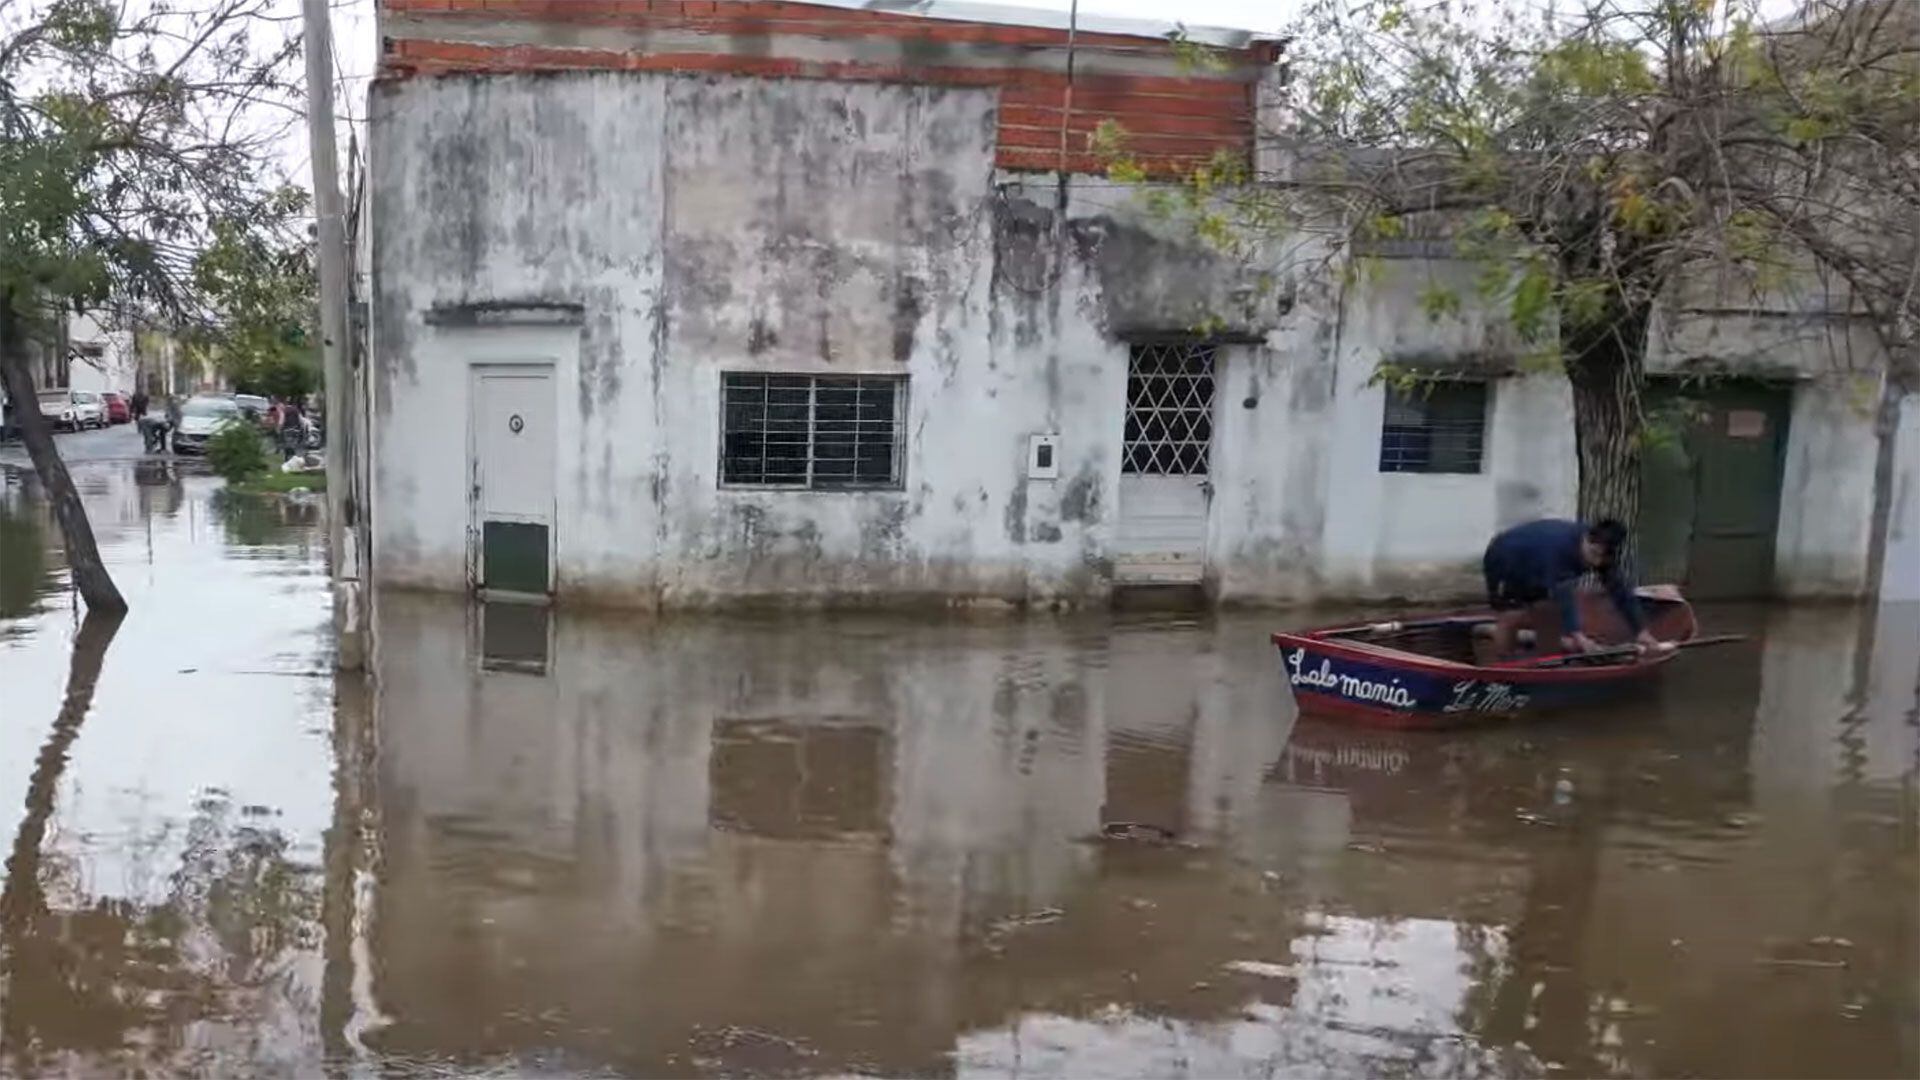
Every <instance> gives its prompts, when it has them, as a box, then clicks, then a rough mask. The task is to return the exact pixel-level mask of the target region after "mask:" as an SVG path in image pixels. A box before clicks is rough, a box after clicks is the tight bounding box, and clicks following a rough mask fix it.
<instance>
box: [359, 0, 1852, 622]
mask: <svg viewBox="0 0 1920 1080" xmlns="http://www.w3.org/2000/svg"><path fill="white" fill-rule="evenodd" d="M380 18H381V26H380V37H381V40H382V42H383V43H384V44H383V48H384V53H383V56H382V59H381V75H380V78H379V79H378V80H377V82H376V84H375V87H374V89H373V92H372V103H371V106H370V116H371V120H370V136H369V141H370V157H371V163H370V169H371V173H370V178H369V188H368V196H367V197H368V203H369V213H370V215H371V217H370V221H369V227H368V229H367V230H366V232H365V235H366V237H367V243H368V247H367V251H366V259H367V267H368V274H369V281H370V292H369V308H368V310H369V320H370V336H371V346H370V347H371V353H370V356H371V380H370V381H371V387H370V393H371V397H372V402H371V411H372V430H371V433H370V434H371V439H370V445H371V447H372V451H371V453H372V459H371V463H370V466H371V467H370V471H371V475H372V485H371V507H370V512H371V519H372V529H373V559H374V572H375V576H376V578H377V579H378V580H379V581H381V582H384V583H387V584H392V585H400V586H408V587H417V588H430V589H444V590H464V589H468V588H472V587H483V588H486V589H489V590H501V591H525V592H534V593H552V594H556V595H559V596H561V597H563V598H564V597H577V598H581V599H588V600H592V601H596V602H611V603H620V604H633V605H639V606H665V607H686V606H707V605H721V604H731V603H739V602H752V601H766V600H771V601H779V602H783V603H793V602H802V603H813V602H818V603H860V602H889V603H897V602H909V601H931V602H937V603H970V602H982V601H984V602H1004V603H1011V604H1029V603H1031V604H1050V603H1065V604H1084V603H1098V602H1101V601H1104V600H1105V599H1106V598H1107V597H1108V595H1109V594H1110V593H1111V592H1112V591H1113V590H1115V589H1116V588H1124V587H1127V586H1133V585H1146V584H1189V585H1196V586H1200V587H1203V588H1204V589H1205V590H1206V592H1207V594H1208V595H1209V596H1210V597H1211V598H1213V599H1215V600H1217V601H1220V602H1229V603H1231V602H1276V601H1306V600H1316V599H1387V598H1394V597H1432V596H1438V595H1445V594H1454V593H1458V592H1462V591H1467V590H1471V589H1473V588H1475V587H1476V582H1477V575H1478V561H1479V557H1480V553H1481V550H1482V548H1483V546H1484V544H1485V542H1486V540H1487V538H1488V536H1489V535H1491V534H1492V533H1493V532H1494V531H1496V530H1497V529H1499V528H1500V527H1502V526H1504V525H1507V524H1511V523H1513V522H1516V521H1520V520H1524V519H1528V518H1533V517H1539V516H1546V515H1566V514H1570V513H1571V512H1572V511H1573V508H1574V505H1575V490H1576V483H1577V470H1578V466H1577V461H1576V454H1575V449H1574V437H1573V422H1572V407H1571V397H1570V393H1569V389H1568V386H1567V383H1566V381H1565V379H1564V378H1563V377H1561V376H1560V375H1558V374H1547V375H1541V374H1528V373H1526V372H1525V371H1524V370H1523V366H1522V365H1521V364H1520V363H1519V358H1520V355H1521V349H1520V347H1519V345H1518V343H1517V342H1515V341H1513V340H1512V335H1511V333H1509V332H1507V328H1506V327H1505V326H1504V324H1503V322H1502V320H1501V319H1500V318H1499V317H1497V316H1495V315H1491V314H1488V313H1484V312H1473V311H1468V312H1466V313H1464V315H1463V317H1462V318H1459V319H1447V320H1441V321H1437V322H1436V321H1434V320H1432V319H1430V318H1428V317H1427V315H1426V314H1425V313H1424V312H1423V311H1422V308H1421V305H1420V303H1419V299H1418V297H1419V295H1420V292H1421V290H1422V288H1423V287H1424V284H1425V283H1426V282H1427V281H1429V280H1431V279H1432V278H1434V277H1435V276H1447V275H1453V276H1456V277H1459V278H1460V279H1461V280H1463V281H1466V280H1468V279H1469V278H1470V275H1471V274H1472V272H1473V268H1472V267H1470V266H1467V265H1464V264H1462V263H1459V262H1457V261H1455V260H1452V259H1450V258H1448V257H1447V252H1445V251H1425V250H1421V249H1419V248H1418V247H1412V248H1409V249H1407V250H1403V251H1387V252H1382V253H1380V254H1381V255H1382V258H1383V262H1384V263H1385V265H1386V272H1385V273H1384V274H1382V275H1380V276H1377V277H1368V278H1366V279H1363V280H1359V281H1354V282H1347V281H1345V280H1344V276H1343V275H1342V274H1340V273H1338V272H1337V265H1336V264H1335V263H1334V262H1333V261H1332V256H1333V255H1334V252H1333V251H1332V249H1330V248H1329V247H1328V246H1327V245H1328V244H1329V242H1330V240H1331V238H1332V237H1334V236H1335V235H1336V231H1335V230H1334V229H1333V228H1332V227H1331V224H1329V226H1328V227H1325V228H1320V229H1312V228H1308V229H1303V230H1302V232H1301V234H1300V235H1299V236H1298V237H1295V238H1289V239H1288V240H1287V241H1286V242H1285V243H1284V244H1277V245H1275V246H1276V249H1277V250H1275V251H1271V252H1268V253H1265V254H1263V255H1262V256H1261V257H1260V258H1258V259H1255V260H1253V261H1252V262H1251V263H1249V262H1247V261H1245V260H1242V259H1238V258H1231V259H1230V258H1226V257H1224V256H1222V255H1219V254H1216V253H1215V252H1213V251H1211V250H1209V249H1207V248H1206V247H1205V246H1203V245H1202V244H1200V243H1199V242H1198V241H1197V240H1196V239H1195V238H1194V236H1193V232H1192V230H1191V229H1190V228H1189V227H1187V226H1184V225H1181V224H1179V223H1177V222H1176V223H1169V222H1167V221H1165V220H1163V219H1162V218H1160V217H1158V216H1156V215H1155V214H1154V213H1152V212H1151V211H1150V209H1149V208H1148V207H1147V206H1146V200H1145V199H1144V198H1143V197H1142V195H1141V192H1140V191H1138V190H1136V189H1133V188H1130V187H1129V186H1127V185H1123V184H1119V183H1116V182H1114V181H1111V180H1109V179H1107V178H1106V176H1105V175H1104V171H1103V167H1102V162H1101V161H1100V160H1099V159H1098V158H1097V157H1096V156H1095V155H1094V154H1093V153H1091V152H1090V147H1089V142H1090V137H1091V136H1092V134H1093V133H1094V132H1095V130H1096V129H1097V128H1098V127H1099V125H1100V124H1101V123H1102V121H1105V120H1114V121H1117V122H1118V124H1119V125H1120V126H1121V127H1123V128H1124V129H1125V130H1126V131H1127V132H1128V133H1129V134H1130V144H1129V145H1130V148H1131V149H1132V150H1133V151H1134V152H1135V153H1136V154H1138V155H1139V156H1140V157H1141V158H1142V159H1143V160H1145V161H1146V162H1147V163H1148V164H1149V166H1150V167H1151V168H1152V170H1153V171H1155V172H1157V173H1160V174H1162V175H1171V174H1173V173H1176V172H1179V171H1181V170H1183V169H1186V168H1189V167H1191V166H1192V165H1194V164H1196V163H1198V162H1201V161H1204V160H1206V159H1208V158H1209V157H1210V156H1211V155H1214V154H1215V153H1217V152H1221V151H1225V152H1228V153H1232V154H1239V155H1249V156H1252V157H1253V158H1254V159H1255V160H1256V162H1257V163H1259V164H1260V165H1261V169H1262V172H1263V173H1264V172H1268V171H1272V170H1273V168H1274V166H1275V165H1276V164H1277V163H1283V161H1284V156H1285V154H1286V146H1285V144H1283V143H1281V142H1278V141H1275V140H1270V139H1269V138H1267V137H1266V132H1264V131H1262V130H1257V125H1256V123H1255V119H1256V117H1260V116H1264V117H1266V118H1268V119H1269V120H1271V119H1273V118H1274V117H1276V116H1278V115H1279V114H1280V110H1281V106H1282V99H1281V95H1282V92H1283V89H1284V88H1283V86H1282V79H1283V74H1282V70H1283V69H1282V68H1281V67H1280V66H1279V64H1278V61H1279V59H1280V57H1281V52H1282V45H1281V43H1280V42H1278V41H1274V40H1269V39H1264V38H1261V37H1258V36H1256V35H1250V34H1246V33H1241V32H1232V31H1213V30H1200V29H1191V28H1189V29H1188V30H1187V31H1186V34H1187V40H1188V41H1190V42H1192V43H1194V44H1197V45H1202V46H1205V47H1207V48H1208V49H1209V50H1211V51H1212V52H1211V57H1210V58H1209V60H1208V61H1207V62H1202V63H1198V64H1196V63H1193V62H1192V57H1191V55H1190V54H1189V50H1187V49H1185V48H1182V47H1178V46H1176V44H1175V43H1174V42H1173V41H1172V40H1171V39H1170V35H1173V34H1174V32H1175V28H1174V27H1173V26H1172V25H1158V24H1148V23H1137V22H1117V21H1114V20H1106V19H1092V18H1083V19H1081V20H1080V22H1079V24H1078V25H1077V26H1076V27H1074V28H1072V29H1071V30H1070V29H1069V28H1068V27H1067V25H1066V17H1065V16H1064V15H1063V14H1062V13H1058V12H1044V11H1021V10H1018V9H1005V8H1000V7H997V6H993V7H990V6H985V5H975V4H966V3H949V2H946V0H930V2H921V3H915V4H911V5H899V6H891V7H889V9H888V10H887V11H885V12H882V11H877V10H873V9H872V8H871V7H870V6H869V5H867V4H862V3H853V2H835V3H829V2H819V3H808V4H802V3H764V4H762V3H754V4H701V3H685V4H671V3H652V4H631V5H610V4H595V5H562V4H550V3H542V2H535V0H526V2H520V3H515V2H512V0H491V2H490V3H488V4H486V5H485V6H484V8H483V9H482V8H481V6H480V5H459V4H454V5H449V4H446V3H436V2H421V0H383V2H382V3H381V5H380ZM1465 292H1466V293H1467V294H1468V295H1471V288H1470V287H1468V288H1467V289H1466V290H1465ZM1806 326H1813V327H1817V328H1818V329H1819V332H1818V333H1816V334H1813V335H1812V338H1811V339H1810V340H1811V341H1812V343H1808V340H1809V339H1808V338H1807V336H1806V335H1805V334H1802V333H1799V332H1798V331H1797V330H1796V331H1794V332H1791V333H1789V332H1788V331H1789V330H1790V329H1792V328H1795V327H1799V328H1802V329H1804V327H1806ZM1859 330H1860V328H1859V327H1857V326H1854V325H1852V324H1851V323H1849V322H1848V320H1847V317H1846V316H1845V314H1844V313H1840V314H1837V315H1836V314H1834V313H1831V312H1829V311H1827V310H1825V309H1823V308H1811V307H1810V308H1805V309H1803V310H1801V311H1796V312H1783V313H1781V314H1780V316H1779V317H1775V316H1773V315H1767V316H1762V317H1754V316H1750V315H1746V314H1740V315H1733V316H1728V317H1726V318H1722V317H1721V313H1718V312H1715V311H1712V310H1705V309H1703V310H1701V311H1698V312H1694V313H1691V314H1689V313H1686V312H1682V317H1681V318H1679V319H1677V320H1674V321H1672V322H1671V323H1670V324H1669V326H1668V327H1667V328H1666V329H1665V330H1663V331H1662V337H1661V344H1660V346H1659V348H1658V350H1657V351H1658V353H1659V355H1657V356H1656V357H1654V358H1653V361H1652V367H1653V368H1654V370H1656V371H1658V372H1662V373H1667V372H1673V373H1682V372H1685V371H1687V370H1689V369H1690V368H1693V367H1697V366H1699V365H1700V364H1701V363H1702V362H1703V358H1711V359H1712V362H1713V363H1714V364H1715V365H1717V366H1718V367H1719V368H1721V369H1725V370H1732V371H1734V372H1736V373H1740V374H1743V375H1750V376H1752V380H1751V381H1748V382H1740V381H1735V382H1728V383H1725V384H1722V386H1723V388H1722V389H1716V390H1714V391H1712V395H1713V396H1712V398H1711V400H1710V401H1708V402H1707V405H1706V407H1705V411H1704V412H1702V413H1701V414H1700V415H1701V416H1703V417H1705V419H1704V420H1703V421H1702V424H1703V427H1702V429H1701V430H1702V435H1701V439H1702V440H1703V443H1702V445H1703V446H1706V447H1707V448H1708V451H1707V452H1705V453H1702V454H1698V455H1695V456H1693V457H1691V458H1688V459H1686V460H1680V461H1668V462H1664V463H1661V464H1660V467H1661V468H1664V469H1665V470H1666V471H1665V472H1663V473H1661V475H1660V476H1659V477H1655V478H1652V479H1650V483H1652V484H1654V487H1655V489H1656V494H1655V495H1654V497H1653V499H1654V501H1653V502H1650V504H1649V505H1650V513H1649V522H1650V528H1665V529H1666V530H1667V531H1666V532H1663V533H1662V534H1661V535H1660V536H1659V537H1658V538H1657V541H1658V543H1657V544H1656V543H1654V542H1653V540H1652V539H1650V543H1649V558H1650V560H1652V561H1653V562H1654V563H1655V566H1654V567H1653V568H1656V569H1658V570H1659V572H1660V573H1661V574H1662V575H1669V574H1670V575H1673V576H1677V577H1680V578H1683V579H1689V580H1697V581H1698V583H1699V585H1700V586H1701V588H1702V589H1703V590H1704V591H1706V592H1709V593H1718V594H1720V595H1756V594H1787V595H1813V594H1817V595H1839V596H1851V595H1857V594H1858V593H1859V592H1861V591H1862V589H1863V588H1864V587H1865V581H1866V568H1867V560H1868V537H1867V532H1868V526H1867V524H1866V522H1867V521H1868V515H1867V513H1866V512H1865V507H1866V506H1867V505H1868V502H1869V500H1870V498H1871V488H1872V478H1873V461H1874V446H1875V443H1874V436H1873V426H1872V418H1871V416H1870V415H1861V414H1858V413H1857V412H1855V411H1853V410H1852V409H1850V408H1849V407H1848V406H1847V402H1849V401H1850V400H1852V399H1851V396H1850V395H1852V394H1854V393H1856V392H1857V390H1858V385H1857V382H1858V380H1859V379H1861V378H1871V377H1872V376H1871V373H1870V372H1871V364H1872V362H1873V361H1872V360H1871V358H1870V357H1868V356H1867V353H1866V352H1865V351H1862V350H1865V349H1866V344H1865V343H1864V338H1863V335H1862V334H1861V333H1859V332H1858V331H1859ZM1868 336H1870V335H1868ZM1842 341H1844V342H1846V343H1849V344H1850V345H1857V346H1859V348H1858V349H1856V350H1855V351H1854V352H1853V353H1851V354H1850V355H1851V356H1853V357H1854V358H1855V359H1859V360H1862V362H1864V363H1866V364H1867V365H1868V366H1867V367H1865V368H1847V369H1836V368H1834V367H1832V366H1831V364H1830V362H1829V360H1830V357H1829V354H1828V353H1827V352H1820V351H1819V350H1821V349H1829V350H1830V349H1831V347H1832V346H1833V345H1834V344H1835V343H1836V342H1842ZM1382 360H1394V361H1398V362H1402V363H1410V364H1418V365H1422V366H1425V367H1429V368H1431V369H1432V370H1433V371H1434V373H1435V374H1436V375H1440V376H1445V377H1447V379H1448V381H1445V382H1443V383H1441V384H1439V386H1438V388H1437V389H1436V390H1435V391H1434V392H1433V393H1432V394H1427V395H1401V394H1397V393H1393V392H1390V391H1388V390H1386V389H1384V388H1383V387H1381V386H1379V385H1376V384H1374V382H1373V381H1372V376H1373V373H1374V371H1375V368H1376V365H1377V364H1378V363H1379V362H1380V361H1382ZM1662 484H1664V485H1666V487H1661V486H1660V485H1662Z"/></svg>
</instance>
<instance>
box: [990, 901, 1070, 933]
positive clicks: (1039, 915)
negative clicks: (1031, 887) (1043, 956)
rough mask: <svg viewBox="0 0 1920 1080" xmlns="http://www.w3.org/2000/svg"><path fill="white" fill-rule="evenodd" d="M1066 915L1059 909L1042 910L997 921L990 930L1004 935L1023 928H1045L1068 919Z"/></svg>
mask: <svg viewBox="0 0 1920 1080" xmlns="http://www.w3.org/2000/svg"><path fill="white" fill-rule="evenodd" d="M1066 914H1067V913H1066V912H1064V911H1062V910H1060V909H1059V908H1057V907H1050V908H1041V909H1040V910H1039V911H1030V912H1028V913H1026V914H1025V915H1009V916H1007V917H1006V918H1004V919H997V920H995V921H994V922H993V923H992V924H991V926H990V927H989V929H991V930H992V931H993V932H994V933H997V934H1004V933H1006V932H1007V931H1009V930H1018V929H1020V928H1021V927H1023V926H1044V925H1046V924H1047V923H1050V922H1059V921H1060V920H1061V919H1063V918H1065V917H1066Z"/></svg>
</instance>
